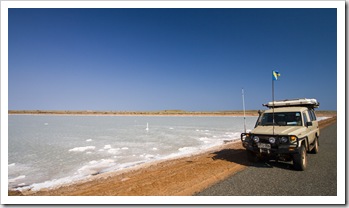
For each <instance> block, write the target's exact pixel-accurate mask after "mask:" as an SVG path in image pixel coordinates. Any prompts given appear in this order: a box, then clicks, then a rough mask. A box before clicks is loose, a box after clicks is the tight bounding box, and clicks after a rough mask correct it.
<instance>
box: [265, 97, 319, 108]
mask: <svg viewBox="0 0 349 208" xmlns="http://www.w3.org/2000/svg"><path fill="white" fill-rule="evenodd" d="M319 105H320V103H319V102H318V101H317V100H316V99H307V98H301V99H290V100H277V101H274V102H273V101H271V102H268V103H266V104H263V106H266V107H268V108H272V107H274V108H279V107H291V106H304V107H308V108H317V107H319Z"/></svg>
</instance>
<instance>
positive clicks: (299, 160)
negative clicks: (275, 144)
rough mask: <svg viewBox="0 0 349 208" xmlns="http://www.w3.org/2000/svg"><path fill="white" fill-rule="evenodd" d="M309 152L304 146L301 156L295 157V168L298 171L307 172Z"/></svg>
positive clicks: (300, 150)
mask: <svg viewBox="0 0 349 208" xmlns="http://www.w3.org/2000/svg"><path fill="white" fill-rule="evenodd" d="M307 163H308V160H307V152H306V150H305V147H304V145H302V146H301V147H300V149H299V154H295V155H293V167H294V169H296V170H301V171H303V170H305V169H306V167H307Z"/></svg>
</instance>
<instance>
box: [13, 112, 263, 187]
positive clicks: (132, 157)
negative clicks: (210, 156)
mask: <svg viewBox="0 0 349 208" xmlns="http://www.w3.org/2000/svg"><path fill="white" fill-rule="evenodd" d="M256 119H257V117H246V126H247V129H252V128H253V126H254V124H255V121H256ZM243 122H244V119H243V117H214V116H210V117H197V116H178V117H175V116H54V115H9V139H8V150H9V155H8V156H9V158H8V162H9V163H8V164H9V165H8V179H9V184H8V186H9V188H10V189H21V188H24V189H27V188H31V189H32V190H38V189H40V188H47V187H51V186H55V185H60V184H63V183H69V182H72V181H76V180H80V179H83V178H86V177H88V176H91V175H95V174H99V173H102V172H108V171H114V170H120V169H123V168H126V167H130V166H135V165H137V164H141V163H145V162H151V161H156V160H159V159H167V158H173V157H177V156H182V155H189V154H194V153H197V152H198V151H203V150H205V149H208V148H210V147H213V146H217V145H221V144H223V143H224V141H226V140H239V139H240V133H241V132H243ZM147 123H148V130H147Z"/></svg>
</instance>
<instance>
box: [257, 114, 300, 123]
mask: <svg viewBox="0 0 349 208" xmlns="http://www.w3.org/2000/svg"><path fill="white" fill-rule="evenodd" d="M274 121H275V123H274V125H278V126H302V118H301V113H300V112H284V113H283V112H281V113H279V112H278V113H274ZM258 125H262V126H269V125H273V113H264V114H263V116H262V117H261V118H260V120H259V122H258Z"/></svg>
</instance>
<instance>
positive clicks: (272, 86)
mask: <svg viewBox="0 0 349 208" xmlns="http://www.w3.org/2000/svg"><path fill="white" fill-rule="evenodd" d="M271 73H272V74H273V76H274V71H272V72H271ZM273 76H272V78H271V83H272V84H271V91H272V100H273V135H274V134H275V133H274V127H275V126H274V125H275V119H274V107H275V106H274V78H273Z"/></svg>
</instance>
